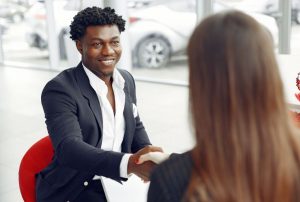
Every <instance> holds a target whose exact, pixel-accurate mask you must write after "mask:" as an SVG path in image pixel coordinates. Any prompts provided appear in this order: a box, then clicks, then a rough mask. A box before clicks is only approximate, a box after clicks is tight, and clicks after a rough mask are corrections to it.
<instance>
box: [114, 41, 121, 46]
mask: <svg viewBox="0 0 300 202" xmlns="http://www.w3.org/2000/svg"><path fill="white" fill-rule="evenodd" d="M119 44H120V41H113V42H112V45H114V46H118V45H119Z"/></svg>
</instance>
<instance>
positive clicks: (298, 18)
mask: <svg viewBox="0 0 300 202" xmlns="http://www.w3.org/2000/svg"><path fill="white" fill-rule="evenodd" d="M296 23H297V24H298V25H299V24H300V11H299V10H297V12H296Z"/></svg>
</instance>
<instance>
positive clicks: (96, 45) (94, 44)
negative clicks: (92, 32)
mask: <svg viewBox="0 0 300 202" xmlns="http://www.w3.org/2000/svg"><path fill="white" fill-rule="evenodd" d="M101 45H102V44H101V43H93V46H94V47H96V48H98V47H101Z"/></svg>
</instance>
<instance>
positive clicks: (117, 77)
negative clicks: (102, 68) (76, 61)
mask: <svg viewBox="0 0 300 202" xmlns="http://www.w3.org/2000/svg"><path fill="white" fill-rule="evenodd" d="M82 66H83V69H84V71H85V73H86V75H87V76H88V78H89V81H90V84H91V86H92V87H93V88H95V87H96V86H98V87H100V88H101V89H107V87H106V85H105V82H104V81H103V80H102V79H100V78H99V77H97V76H96V75H95V74H94V73H93V72H92V71H91V70H89V69H88V68H87V67H86V66H85V65H84V64H83V63H82ZM112 77H113V85H115V86H116V87H118V88H120V89H124V84H125V80H124V78H123V77H122V75H121V74H120V72H119V71H118V70H117V69H114V72H113V75H112Z"/></svg>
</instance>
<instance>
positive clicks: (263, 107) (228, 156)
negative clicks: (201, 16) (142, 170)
mask: <svg viewBox="0 0 300 202" xmlns="http://www.w3.org/2000/svg"><path fill="white" fill-rule="evenodd" d="M188 58H189V68H190V80H189V83H190V104H191V114H192V119H193V125H194V128H195V134H196V139H197V145H196V147H195V148H194V149H193V150H192V151H191V154H192V159H193V162H194V166H193V169H192V174H191V176H192V177H190V179H189V180H190V181H189V184H188V186H187V190H186V193H185V196H184V199H185V200H190V201H192V200H193V199H195V200H196V201H214V202H215V201H218V202H240V201H243V202H285V201H300V198H299V194H300V193H299V191H298V190H300V189H299V188H300V184H299V180H300V176H299V157H300V152H299V148H300V143H299V131H298V130H297V129H296V128H295V126H294V125H293V124H292V122H291V119H290V117H289V113H288V108H287V106H286V103H285V100H284V92H283V86H282V82H281V78H280V75H279V71H278V67H277V62H276V59H275V55H274V51H273V44H272V39H271V35H270V34H269V33H268V31H267V29H266V28H264V27H262V26H261V25H260V24H259V23H257V22H256V21H255V20H254V19H253V18H251V17H250V16H247V15H246V14H243V13H242V12H239V11H230V12H226V13H219V14H215V15H213V16H210V17H208V18H206V19H205V20H203V21H202V22H201V23H200V25H199V26H197V28H196V29H195V31H194V32H193V34H192V36H191V39H190V42H189V46H188ZM167 172H172V170H171V169H170V170H169V171H167ZM153 177H155V176H153ZM151 184H152V183H151ZM151 186H152V187H154V185H150V190H149V191H151Z"/></svg>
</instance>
